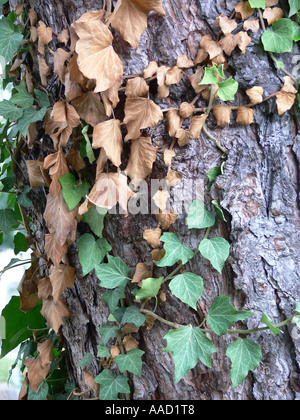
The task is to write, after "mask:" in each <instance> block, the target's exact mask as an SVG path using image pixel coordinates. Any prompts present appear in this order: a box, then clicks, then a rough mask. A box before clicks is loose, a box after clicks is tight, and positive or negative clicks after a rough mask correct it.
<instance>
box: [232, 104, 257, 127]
mask: <svg viewBox="0 0 300 420" xmlns="http://www.w3.org/2000/svg"><path fill="white" fill-rule="evenodd" d="M236 122H237V124H242V125H250V124H252V123H253V109H251V108H248V107H246V106H240V107H239V108H238V110H237V118H236Z"/></svg>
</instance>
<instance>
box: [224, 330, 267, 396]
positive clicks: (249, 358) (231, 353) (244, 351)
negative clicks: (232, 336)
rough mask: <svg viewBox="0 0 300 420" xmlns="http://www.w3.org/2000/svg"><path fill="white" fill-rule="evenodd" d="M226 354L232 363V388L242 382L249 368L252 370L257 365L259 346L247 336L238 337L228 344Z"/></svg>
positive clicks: (259, 356)
mask: <svg viewBox="0 0 300 420" xmlns="http://www.w3.org/2000/svg"><path fill="white" fill-rule="evenodd" d="M226 356H227V357H229V359H230V360H231V363H232V368H231V370H230V377H231V381H232V387H233V389H235V388H236V387H237V386H238V385H239V384H240V383H242V382H243V380H244V379H245V378H246V376H247V375H248V372H249V371H250V370H251V371H254V370H255V369H256V368H257V367H258V365H259V364H260V362H261V359H262V353H261V348H260V346H259V345H258V344H256V343H254V342H253V341H252V340H249V339H247V338H245V339H242V338H238V339H237V340H236V341H235V342H234V343H232V344H230V345H229V346H228V347H227V351H226Z"/></svg>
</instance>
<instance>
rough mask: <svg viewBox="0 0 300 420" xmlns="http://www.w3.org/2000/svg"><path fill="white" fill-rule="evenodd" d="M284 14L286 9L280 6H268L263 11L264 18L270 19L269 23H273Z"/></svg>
mask: <svg viewBox="0 0 300 420" xmlns="http://www.w3.org/2000/svg"><path fill="white" fill-rule="evenodd" d="M283 16H284V11H283V10H282V9H281V8H280V7H267V8H266V9H265V10H264V12H263V18H264V19H266V20H267V21H268V25H272V23H274V22H276V20H279V19H281V18H282V17H283Z"/></svg>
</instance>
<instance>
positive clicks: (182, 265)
mask: <svg viewBox="0 0 300 420" xmlns="http://www.w3.org/2000/svg"><path fill="white" fill-rule="evenodd" d="M199 252H200V251H199V249H196V251H195V252H194V254H193V256H192V257H191V258H190V259H189V260H188V261H187V262H189V261H191V260H192V259H193V258H194V257H195V256H196V255H197V254H199ZM186 264H187V263H185V264H180V265H179V266H178V267H177V268H175V270H174V271H172V273H171V274H169V275H168V276H167V277H166V278H165V279H164V280H163V281H162V284H163V283H166V282H167V281H168V280H171V278H172V277H174V276H175V274H177V273H178V271H180V270H181V269H182V268H183V267H184V266H185V265H186Z"/></svg>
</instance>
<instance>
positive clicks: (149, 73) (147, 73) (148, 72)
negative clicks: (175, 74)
mask: <svg viewBox="0 0 300 420" xmlns="http://www.w3.org/2000/svg"><path fill="white" fill-rule="evenodd" d="M157 70H158V64H157V62H156V61H150V63H149V64H148V66H147V67H146V68H145V70H144V79H150V78H151V77H153V76H154V75H155V74H156V72H157Z"/></svg>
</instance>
